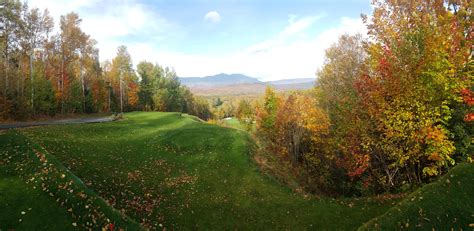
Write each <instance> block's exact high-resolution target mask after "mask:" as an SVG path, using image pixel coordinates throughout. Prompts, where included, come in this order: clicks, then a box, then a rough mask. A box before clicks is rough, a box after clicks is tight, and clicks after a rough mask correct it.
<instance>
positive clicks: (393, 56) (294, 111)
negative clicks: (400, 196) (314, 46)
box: [253, 0, 474, 195]
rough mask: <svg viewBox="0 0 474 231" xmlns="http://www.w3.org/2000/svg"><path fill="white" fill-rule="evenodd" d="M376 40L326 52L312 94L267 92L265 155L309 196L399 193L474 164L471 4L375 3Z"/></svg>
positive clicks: (354, 39)
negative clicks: (290, 171) (280, 163)
mask: <svg viewBox="0 0 474 231" xmlns="http://www.w3.org/2000/svg"><path fill="white" fill-rule="evenodd" d="M363 19H364V22H365V24H366V25H367V28H368V39H364V38H363V37H362V36H361V35H356V36H348V35H344V36H342V37H341V38H340V39H339V41H338V42H337V43H335V44H334V45H333V46H332V47H330V48H329V49H328V50H327V51H326V61H325V64H324V66H323V67H322V68H321V69H320V70H319V71H318V73H317V76H318V86H317V87H316V89H315V90H314V91H310V92H300V93H292V94H287V95H283V94H280V95H278V94H276V93H275V92H274V91H272V90H271V89H267V92H266V94H265V98H264V100H263V101H262V102H261V103H260V104H259V105H257V107H256V110H255V113H254V114H253V115H254V116H255V120H256V123H257V124H256V125H257V134H258V135H259V137H263V140H264V143H265V144H266V147H267V150H269V151H270V153H274V154H276V155H277V156H278V157H280V159H281V160H284V162H286V163H288V165H291V166H293V168H294V169H297V170H300V171H297V172H299V173H298V174H297V175H298V176H300V178H299V179H300V181H301V183H303V185H305V186H306V187H307V189H309V190H313V191H317V192H323V193H329V194H344V195H363V194H373V193H380V192H386V191H399V190H403V189H407V188H410V187H411V186H413V185H418V184H420V183H423V182H427V181H429V180H430V179H431V178H432V177H435V176H437V175H440V174H442V173H443V172H445V171H446V170H447V169H448V168H449V167H450V166H453V165H454V164H455V163H456V162H459V161H470V162H472V158H474V156H473V154H474V148H473V145H472V142H473V140H472V135H473V126H472V125H473V124H472V123H473V118H474V114H473V110H472V106H473V104H474V98H473V93H472V92H473V90H474V89H473V67H474V63H473V61H472V54H473V51H472V45H473V44H472V39H473V37H472V36H473V35H474V32H473V27H472V22H473V18H472V3H471V2H470V1H441V0H437V1H422V0H419V1H389V0H386V1H384V0H376V1H374V12H373V15H372V17H370V18H369V17H367V16H363Z"/></svg>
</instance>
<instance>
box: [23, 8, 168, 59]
mask: <svg viewBox="0 0 474 231" xmlns="http://www.w3.org/2000/svg"><path fill="white" fill-rule="evenodd" d="M28 4H29V5H30V7H38V8H40V9H44V8H48V10H49V11H50V13H51V15H52V16H53V17H54V19H55V23H56V27H55V28H56V30H58V28H59V26H58V23H59V17H60V16H61V15H65V14H67V13H69V12H71V11H74V12H77V13H79V17H80V18H81V19H82V23H81V29H82V30H83V31H84V32H85V33H86V34H88V35H90V36H91V38H93V39H95V40H96V41H97V42H98V44H97V47H98V48H99V51H100V57H101V60H105V59H112V58H113V57H115V55H116V53H117V47H118V46H120V45H128V44H127V43H126V41H125V40H126V39H124V38H125V37H127V36H136V37H140V38H142V39H147V40H148V41H151V40H153V42H156V40H159V39H162V38H161V36H162V35H165V34H170V31H172V30H173V29H174V28H175V27H177V25H174V24H172V23H171V22H169V21H167V20H166V19H165V18H163V17H161V16H160V15H159V14H157V13H156V12H153V11H152V10H151V9H148V8H147V7H146V6H145V5H143V4H140V3H138V2H137V1H136V0H123V1H120V4H117V3H116V2H115V1H111V2H107V1H105V2H104V1H103V0H71V1H70V0H29V3H28ZM103 5H107V7H103ZM92 8H94V9H96V11H90V9H92ZM97 9H99V10H98V11H97ZM132 58H133V56H132Z"/></svg>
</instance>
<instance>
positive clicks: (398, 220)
mask: <svg viewBox="0 0 474 231" xmlns="http://www.w3.org/2000/svg"><path fill="white" fill-rule="evenodd" d="M473 183H474V165H473V164H466V163H463V164H460V165H458V166H456V167H454V168H453V169H451V170H450V171H449V172H448V173H447V174H446V175H444V176H443V177H441V178H440V179H438V180H436V181H435V182H433V183H431V184H428V185H425V186H424V187H422V188H420V189H418V190H416V191H415V192H413V193H412V194H410V195H409V196H407V197H406V198H405V199H404V200H403V201H401V202H400V203H398V204H397V205H396V206H394V207H393V208H391V209H390V210H388V211H387V212H386V213H384V214H383V215H382V216H379V217H376V218H374V219H372V220H371V221H370V222H368V223H366V224H364V225H363V226H362V227H361V228H360V229H359V230H374V229H375V230H402V229H403V230H463V229H466V230H468V229H467V227H470V228H473V227H474V220H473V216H474V198H473V194H472V193H473V192H474V184H473Z"/></svg>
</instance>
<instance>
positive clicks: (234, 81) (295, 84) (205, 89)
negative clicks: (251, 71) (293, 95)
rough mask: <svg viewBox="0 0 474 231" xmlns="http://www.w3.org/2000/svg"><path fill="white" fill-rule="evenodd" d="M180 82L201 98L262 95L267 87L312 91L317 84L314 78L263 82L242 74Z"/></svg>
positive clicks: (220, 75)
mask: <svg viewBox="0 0 474 231" xmlns="http://www.w3.org/2000/svg"><path fill="white" fill-rule="evenodd" d="M180 80H181V83H182V84H183V85H186V86H188V87H189V88H190V89H191V91H192V92H193V93H194V94H196V95H201V96H223V95H260V94H263V93H264V92H265V88H266V87H267V86H273V87H274V88H275V90H276V91H292V90H306V89H310V88H312V87H314V84H315V79H314V78H306V79H283V80H277V81H268V82H262V81H259V80H258V79H257V78H253V77H249V76H246V75H242V74H231V75H228V74H218V75H213V76H206V77H184V78H183V77H181V78H180Z"/></svg>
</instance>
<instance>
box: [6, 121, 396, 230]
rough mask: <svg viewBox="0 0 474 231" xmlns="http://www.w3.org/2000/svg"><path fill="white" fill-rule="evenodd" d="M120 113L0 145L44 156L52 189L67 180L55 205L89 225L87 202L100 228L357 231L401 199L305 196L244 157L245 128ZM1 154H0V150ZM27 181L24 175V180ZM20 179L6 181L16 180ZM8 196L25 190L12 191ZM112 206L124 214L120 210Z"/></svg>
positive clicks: (32, 132) (31, 132)
mask: <svg viewBox="0 0 474 231" xmlns="http://www.w3.org/2000/svg"><path fill="white" fill-rule="evenodd" d="M125 117H126V119H124V120H122V121H117V122H110V123H101V124H81V125H61V126H45V127H34V128H27V129H20V130H19V134H17V133H15V132H8V133H3V134H0V143H1V142H4V143H9V144H10V143H12V145H10V146H14V147H16V146H21V147H23V146H25V147H29V149H30V150H31V149H33V150H39V152H41V153H44V154H45V156H48V157H49V158H50V159H51V161H50V162H53V163H55V166H58V167H57V168H56V169H59V170H55V171H54V172H55V175H54V174H53V175H51V174H50V175H48V176H49V177H48V178H47V179H49V180H47V181H46V183H47V184H48V185H53V186H54V187H53V188H55V187H58V185H63V183H61V182H63V181H64V180H63V181H61V180H59V183H58V182H56V181H54V180H53V179H57V178H60V177H58V176H62V174H64V173H66V179H69V178H71V179H73V180H74V184H73V185H74V186H75V188H74V193H72V194H68V193H67V192H68V191H69V190H70V188H67V189H66V192H65V194H64V192H63V191H64V190H63V191H59V192H54V194H55V196H58V197H59V203H63V202H64V198H68V196H73V197H74V198H72V199H74V200H73V201H74V203H72V205H73V206H75V207H74V210H73V211H74V212H75V213H73V214H75V215H74V216H73V220H74V221H75V222H78V223H79V224H78V226H83V227H89V226H87V224H86V225H84V224H83V223H84V222H89V221H90V219H89V218H87V217H86V216H87V214H88V211H89V210H86V211H83V209H82V210H81V208H83V207H84V206H86V205H91V206H92V207H93V208H94V209H95V210H94V212H95V214H99V215H101V214H104V216H99V218H102V222H101V223H100V222H99V223H100V224H101V226H102V227H103V226H104V224H105V225H107V223H108V222H107V221H104V219H109V218H110V219H111V220H112V221H111V222H110V223H114V224H118V226H121V227H125V228H128V229H129V230H131V229H138V228H139V227H138V226H137V225H136V224H135V223H134V221H137V222H139V223H141V224H142V225H143V226H144V227H145V228H151V229H161V228H163V227H165V228H167V229H170V228H171V229H196V228H199V229H219V230H222V229H251V230H254V229H297V230H301V229H317V230H320V229H322V230H354V229H357V228H358V227H359V226H361V225H362V224H364V223H366V222H368V221H369V220H371V219H373V218H374V217H378V216H380V215H383V214H384V213H386V212H387V211H388V210H389V209H390V208H391V207H392V206H394V205H395V204H396V203H397V202H398V201H399V199H380V198H381V197H375V198H353V199H351V198H345V199H332V198H315V197H311V196H309V197H308V196H306V197H305V196H304V195H301V194H298V193H293V192H292V191H291V190H290V189H289V188H288V187H286V186H284V185H281V184H280V183H278V182H277V181H275V180H273V179H271V178H270V177H267V176H265V175H264V174H261V173H260V172H259V170H258V168H257V166H256V164H255V163H254V162H253V161H252V158H250V155H251V152H252V150H251V148H252V147H253V141H252V140H251V139H250V137H249V135H248V133H246V132H244V131H241V130H236V129H232V128H225V127H220V126H216V125H210V124H207V123H202V122H200V121H199V120H196V119H195V118H194V117H191V116H184V115H183V116H181V115H180V114H179V113H156V112H149V113H144V112H134V113H127V114H125ZM25 136H26V137H27V138H28V139H26V138H25ZM7 139H11V141H6V140H7ZM15 142H16V143H18V144H14V145H13V143H15ZM22 142H23V143H22ZM23 151H27V150H23ZM36 152H38V151H36ZM0 153H6V151H5V148H4V147H3V146H1V147H0ZM34 153H35V152H33V156H34ZM7 156H14V157H15V155H13V154H11V153H10V154H9V155H7ZM14 159H15V158H13V159H12V161H10V162H14V161H13V160H14ZM23 159H24V158H23ZM17 162H21V160H19V159H17ZM50 162H48V163H50ZM56 162H57V163H56ZM41 164H42V163H39V164H38V165H40V166H42V165H41ZM43 164H44V163H43ZM8 165H9V164H8V163H6V162H5V163H3V166H8ZM15 166H18V165H15ZM28 166H29V165H28ZM0 167H2V163H0ZM4 169H7V171H5V172H7V173H5V174H7V175H8V174H10V175H15V174H12V173H13V172H16V171H13V170H12V169H11V168H10V170H8V169H9V168H8V167H4ZM39 169H40V170H41V169H42V168H39ZM29 172H38V170H34V171H29ZM30 177H31V174H29V175H28V174H21V179H30ZM18 179H19V178H18V177H17V178H13V180H9V179H6V180H3V181H13V183H10V184H20V183H21V182H18ZM15 182H17V183H15ZM68 182H69V181H68ZM7 183H8V182H7ZM36 184H40V183H36ZM33 185H34V184H33ZM22 187H26V186H25V185H23V186H22ZM30 187H31V186H30ZM81 190H82V191H84V192H86V193H88V195H90V198H95V196H96V195H97V198H98V199H97V198H96V199H95V202H94V203H92V202H90V201H86V202H84V201H81V200H80V198H79V199H78V198H77V196H76V194H77V193H76V192H77V191H81ZM14 191H15V190H14ZM82 191H81V192H82ZM40 192H43V191H40ZM48 192H49V191H48ZM61 192H63V194H61ZM45 193H46V195H47V192H45ZM10 194H13V192H12V193H10ZM14 197H23V195H22V194H21V193H20V192H18V195H16V196H14ZM43 197H44V195H43ZM43 197H42V198H43ZM53 198H54V197H53ZM102 198H103V199H104V200H105V201H106V202H107V203H105V202H103V201H102ZM2 199H3V198H2ZM43 199H44V200H45V201H44V202H41V201H39V202H38V203H45V204H46V203H48V204H50V201H48V200H50V198H49V197H48V196H46V197H44V198H43ZM72 199H71V200H72ZM6 200H11V201H14V199H8V198H6ZM0 201H1V200H0ZM13 203H16V202H13ZM69 205H71V203H69V204H67V203H66V207H68V206H69ZM15 206H16V205H15ZM51 206H52V207H50V208H49V209H50V210H51V211H52V212H55V213H58V215H56V216H58V217H60V216H61V214H64V209H63V207H64V206H61V207H58V206H54V204H53V205H51ZM117 210H118V211H120V212H122V213H123V214H126V216H128V217H130V218H131V219H129V218H128V217H121V216H120V215H117V213H118V212H117ZM2 212H3V211H1V212H0V215H1V217H2V219H4V220H0V221H2V222H3V221H5V222H7V223H6V224H13V223H14V222H15V221H17V219H18V218H17V217H16V216H15V217H14V216H11V217H9V216H7V215H6V214H7V213H6V212H3V213H2ZM68 214H70V213H68ZM57 219H58V223H59V224H65V225H67V224H69V223H70V222H71V220H68V217H65V218H57ZM18 227H20V226H15V225H13V226H11V227H10V226H8V228H18ZM0 228H2V226H0Z"/></svg>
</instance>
